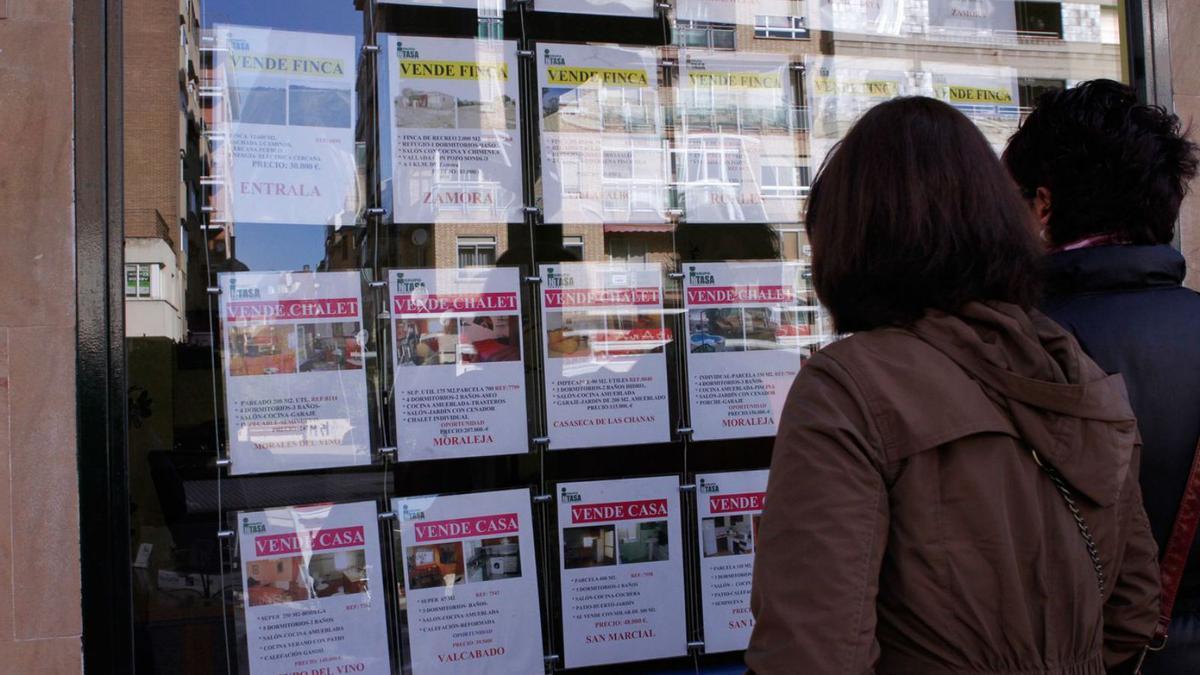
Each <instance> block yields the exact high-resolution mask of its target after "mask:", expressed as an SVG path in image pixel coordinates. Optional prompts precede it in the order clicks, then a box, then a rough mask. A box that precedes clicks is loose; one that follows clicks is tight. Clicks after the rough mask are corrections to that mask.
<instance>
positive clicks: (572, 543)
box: [562, 525, 617, 570]
mask: <svg viewBox="0 0 1200 675" xmlns="http://www.w3.org/2000/svg"><path fill="white" fill-rule="evenodd" d="M562 547H563V548H562V556H563V567H565V568H566V569H569V570H573V569H578V568H580V567H603V566H606V565H616V564H617V556H616V531H615V528H614V527H613V526H612V525H592V526H587V527H567V528H563V542H562Z"/></svg>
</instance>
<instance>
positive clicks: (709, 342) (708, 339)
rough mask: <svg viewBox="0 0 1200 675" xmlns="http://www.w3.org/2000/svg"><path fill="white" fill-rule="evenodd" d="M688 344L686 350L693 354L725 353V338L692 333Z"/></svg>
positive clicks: (709, 334) (710, 334)
mask: <svg viewBox="0 0 1200 675" xmlns="http://www.w3.org/2000/svg"><path fill="white" fill-rule="evenodd" d="M688 343H689V344H688V348H689V349H690V350H691V351H692V353H693V354H707V353H711V352H723V351H725V338H723V337H721V336H720V335H713V334H712V333H692V335H691V337H689V338H688Z"/></svg>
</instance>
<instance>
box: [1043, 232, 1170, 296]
mask: <svg viewBox="0 0 1200 675" xmlns="http://www.w3.org/2000/svg"><path fill="white" fill-rule="evenodd" d="M1042 272H1043V276H1044V278H1045V282H1046V293H1047V295H1048V296H1050V297H1051V298H1053V297H1054V296H1057V295H1067V294H1072V293H1094V292H1102V291H1116V290H1130V289H1137V288H1154V287H1160V286H1179V285H1181V284H1182V283H1183V277H1184V275H1185V274H1186V273H1187V265H1186V263H1185V262H1184V259H1183V256H1182V255H1181V254H1180V253H1179V251H1176V250H1175V249H1174V248H1173V247H1172V246H1170V245H1169V244H1158V245H1155V246H1122V245H1115V246H1093V247H1089V248H1081V249H1076V250H1073V251H1060V252H1058V253H1052V254H1050V255H1048V256H1046V257H1044V258H1043V259H1042Z"/></svg>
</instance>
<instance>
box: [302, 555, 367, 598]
mask: <svg viewBox="0 0 1200 675" xmlns="http://www.w3.org/2000/svg"><path fill="white" fill-rule="evenodd" d="M308 576H309V578H310V579H312V584H313V590H314V591H315V592H316V596H317V597H318V598H327V597H329V596H331V595H349V594H351V593H366V592H367V553H366V551H364V550H363V549H361V548H360V549H357V550H353V551H332V552H329V553H317V554H314V555H313V556H312V558H311V559H309V561H308Z"/></svg>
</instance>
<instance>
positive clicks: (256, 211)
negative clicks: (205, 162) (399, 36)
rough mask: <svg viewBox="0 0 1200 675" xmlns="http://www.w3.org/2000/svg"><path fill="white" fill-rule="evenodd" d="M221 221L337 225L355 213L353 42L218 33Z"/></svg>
mask: <svg viewBox="0 0 1200 675" xmlns="http://www.w3.org/2000/svg"><path fill="white" fill-rule="evenodd" d="M213 32H214V33H215V35H216V42H217V50H216V51H215V55H214V60H215V64H214V65H215V68H214V69H215V72H216V77H217V79H218V81H221V82H223V83H224V86H223V88H222V91H221V97H220V99H219V100H218V102H217V104H216V105H215V106H214V109H213V116H214V120H213V126H214V128H215V129H216V131H217V134H216V136H215V137H214V138H215V139H218V142H217V143H216V144H215V145H214V150H213V174H214V175H216V176H220V177H221V178H222V179H223V180H222V181H221V182H220V183H219V184H218V185H217V186H216V187H215V188H214V194H213V199H214V202H215V203H216V204H218V209H219V212H218V213H217V214H215V216H216V217H217V218H220V219H224V220H227V221H229V222H238V223H286V224H292V225H340V224H342V223H343V222H350V223H353V222H354V216H355V213H356V212H357V210H358V203H359V199H358V171H357V166H356V164H355V150H354V122H355V114H354V99H355V94H354V85H355V78H356V71H355V49H354V37H353V36H350V35H328V34H325V33H299V32H294V31H286V30H275V29H270V28H251V27H248V26H233V25H228V24H217V25H216V26H215V28H214V30H213Z"/></svg>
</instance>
